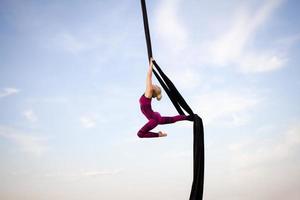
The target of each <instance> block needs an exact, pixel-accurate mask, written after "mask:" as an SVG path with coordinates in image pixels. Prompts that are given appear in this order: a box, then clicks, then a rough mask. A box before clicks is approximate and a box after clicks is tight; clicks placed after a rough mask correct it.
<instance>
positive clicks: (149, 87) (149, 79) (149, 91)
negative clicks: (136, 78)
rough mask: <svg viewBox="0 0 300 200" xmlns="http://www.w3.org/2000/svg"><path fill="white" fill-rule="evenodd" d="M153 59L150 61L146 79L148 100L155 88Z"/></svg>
mask: <svg viewBox="0 0 300 200" xmlns="http://www.w3.org/2000/svg"><path fill="white" fill-rule="evenodd" d="M152 61H153V58H151V59H150V63H149V69H148V73H147V78H146V91H145V96H146V97H147V98H151V97H152V92H153V86H152V67H153V62H152Z"/></svg>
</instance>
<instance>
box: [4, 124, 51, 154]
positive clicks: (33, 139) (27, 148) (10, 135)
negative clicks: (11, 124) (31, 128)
mask: <svg viewBox="0 0 300 200" xmlns="http://www.w3.org/2000/svg"><path fill="white" fill-rule="evenodd" d="M0 136H1V137H3V138H6V139H8V140H10V141H11V142H13V143H15V144H16V145H17V146H19V147H20V149H21V150H22V151H23V152H25V153H28V154H31V155H34V156H38V157H39V156H41V155H43V153H44V152H45V151H46V149H47V146H46V144H45V143H46V142H47V139H46V138H43V137H37V136H33V135H29V134H26V133H23V132H22V131H19V130H16V129H13V128H8V127H5V126H0Z"/></svg>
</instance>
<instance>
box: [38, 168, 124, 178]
mask: <svg viewBox="0 0 300 200" xmlns="http://www.w3.org/2000/svg"><path fill="white" fill-rule="evenodd" d="M122 171H123V169H107V170H80V171H78V172H65V173H63V172H52V173H46V174H44V175H43V176H44V177H45V178H60V179H61V178H63V179H67V180H78V179H82V178H89V177H99V176H114V175H117V174H119V173H121V172H122Z"/></svg>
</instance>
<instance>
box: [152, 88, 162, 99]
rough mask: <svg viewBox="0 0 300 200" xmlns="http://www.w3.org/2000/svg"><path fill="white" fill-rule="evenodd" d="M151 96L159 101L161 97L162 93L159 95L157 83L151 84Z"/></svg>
mask: <svg viewBox="0 0 300 200" xmlns="http://www.w3.org/2000/svg"><path fill="white" fill-rule="evenodd" d="M152 97H153V98H155V97H156V99H157V100H158V101H160V100H161V98H162V95H161V89H160V87H159V86H158V85H153V93H152Z"/></svg>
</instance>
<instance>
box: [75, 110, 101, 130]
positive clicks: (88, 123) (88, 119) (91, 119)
mask: <svg viewBox="0 0 300 200" xmlns="http://www.w3.org/2000/svg"><path fill="white" fill-rule="evenodd" d="M80 122H81V125H82V126H83V127H85V128H94V127H96V126H97V123H105V122H107V120H106V119H105V117H104V116H99V114H96V113H87V114H83V115H82V116H81V117H80Z"/></svg>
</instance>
